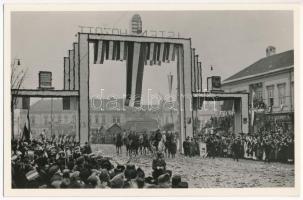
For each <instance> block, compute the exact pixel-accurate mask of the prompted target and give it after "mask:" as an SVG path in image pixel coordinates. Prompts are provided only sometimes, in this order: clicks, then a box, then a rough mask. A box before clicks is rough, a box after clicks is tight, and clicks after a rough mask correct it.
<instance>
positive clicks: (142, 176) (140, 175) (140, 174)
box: [137, 167, 145, 179]
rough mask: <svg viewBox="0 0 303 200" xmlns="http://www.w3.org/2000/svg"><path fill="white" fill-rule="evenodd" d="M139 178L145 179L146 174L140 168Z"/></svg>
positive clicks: (138, 169) (138, 171) (138, 170)
mask: <svg viewBox="0 0 303 200" xmlns="http://www.w3.org/2000/svg"><path fill="white" fill-rule="evenodd" d="M137 176H138V177H140V178H143V179H144V177H145V173H144V171H143V170H142V169H141V168H140V167H138V168H137Z"/></svg>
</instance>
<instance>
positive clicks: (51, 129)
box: [51, 98, 53, 137]
mask: <svg viewBox="0 0 303 200" xmlns="http://www.w3.org/2000/svg"><path fill="white" fill-rule="evenodd" d="M52 136H53V98H51V137H52Z"/></svg>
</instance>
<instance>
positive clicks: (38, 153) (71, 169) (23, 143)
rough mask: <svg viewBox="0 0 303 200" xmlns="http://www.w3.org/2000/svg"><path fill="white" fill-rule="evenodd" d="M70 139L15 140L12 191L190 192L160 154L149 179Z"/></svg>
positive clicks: (132, 166) (12, 156) (155, 160)
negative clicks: (124, 189)
mask: <svg viewBox="0 0 303 200" xmlns="http://www.w3.org/2000/svg"><path fill="white" fill-rule="evenodd" d="M66 138H67V137H66V136H61V137H59V139H58V138H57V139H56V138H51V139H46V138H45V137H43V136H41V139H33V140H32V139H29V138H22V139H20V140H12V142H11V144H12V155H11V167H12V168H11V169H12V188H188V183H187V182H185V181H182V180H181V176H180V175H173V174H172V171H170V170H168V169H167V168H166V162H165V160H164V155H163V153H162V152H160V151H157V152H155V154H154V158H153V160H152V161H151V164H152V174H151V175H150V176H147V175H146V174H145V172H144V171H143V170H142V169H141V168H140V167H136V166H135V164H132V163H131V162H127V163H124V164H122V163H118V162H116V161H114V160H113V159H112V158H110V157H106V156H104V155H102V153H101V152H92V149H91V147H90V145H89V144H88V143H85V145H83V146H81V145H80V144H79V143H78V142H75V141H72V140H67V139H66Z"/></svg>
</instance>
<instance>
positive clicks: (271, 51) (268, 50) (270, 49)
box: [266, 46, 276, 57]
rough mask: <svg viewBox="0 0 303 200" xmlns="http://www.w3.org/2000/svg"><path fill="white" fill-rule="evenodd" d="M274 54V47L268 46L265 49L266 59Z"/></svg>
mask: <svg viewBox="0 0 303 200" xmlns="http://www.w3.org/2000/svg"><path fill="white" fill-rule="evenodd" d="M274 54H276V47H274V46H268V47H267V48H266V57H268V56H272V55H274Z"/></svg>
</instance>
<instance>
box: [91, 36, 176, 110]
mask: <svg viewBox="0 0 303 200" xmlns="http://www.w3.org/2000/svg"><path fill="white" fill-rule="evenodd" d="M180 46H181V45H179V44H173V43H157V42H151V43H147V42H127V41H107V40H98V41H96V42H95V43H94V64H103V63H104V60H116V61H126V99H125V105H126V106H135V107H138V106H140V102H141V95H142V83H143V74H144V66H146V65H150V66H153V65H161V63H169V62H170V61H175V60H176V53H177V48H180Z"/></svg>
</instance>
